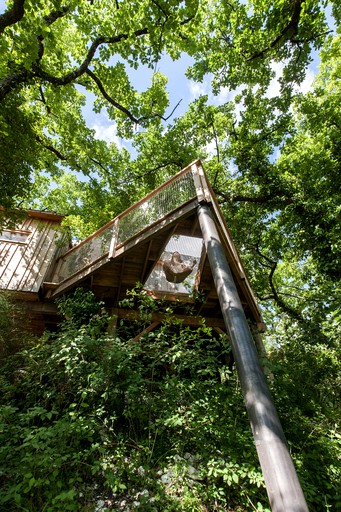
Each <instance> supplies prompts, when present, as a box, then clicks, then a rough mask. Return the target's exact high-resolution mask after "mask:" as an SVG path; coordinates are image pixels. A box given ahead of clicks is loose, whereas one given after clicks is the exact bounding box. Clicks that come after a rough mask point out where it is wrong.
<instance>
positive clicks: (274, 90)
mask: <svg viewBox="0 0 341 512" xmlns="http://www.w3.org/2000/svg"><path fill="white" fill-rule="evenodd" d="M284 66H285V64H284V63H283V62H273V63H272V64H271V68H272V71H274V73H275V76H274V77H273V79H272V80H271V82H270V84H269V87H268V91H267V94H266V95H267V97H268V98H273V97H274V96H278V95H279V93H280V88H281V84H280V83H279V79H280V78H281V77H282V75H283V69H284Z"/></svg>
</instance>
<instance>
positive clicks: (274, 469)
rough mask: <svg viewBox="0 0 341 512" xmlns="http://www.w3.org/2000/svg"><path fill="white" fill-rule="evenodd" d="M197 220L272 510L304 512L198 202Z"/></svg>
mask: <svg viewBox="0 0 341 512" xmlns="http://www.w3.org/2000/svg"><path fill="white" fill-rule="evenodd" d="M198 215H199V223H200V227H201V231H202V235H203V239H204V243H205V247H206V251H207V255H208V259H209V262H210V266H211V270H212V274H213V278H214V282H215V286H216V290H217V293H218V297H219V302H220V306H221V309H222V313H223V317H224V321H225V325H226V329H227V331H228V333H229V336H230V342H231V347H232V352H233V356H234V359H235V362H236V366H237V371H238V376H239V379H240V383H241V387H242V390H243V394H244V399H245V404H246V409H247V412H248V415H249V419H250V423H251V428H252V432H253V437H254V439H255V444H256V449H257V452H258V458H259V461H260V464H261V468H262V471H263V476H264V480H265V485H266V489H267V493H268V497H269V501H270V506H271V510H272V511H273V512H307V511H308V506H307V503H306V501H305V498H304V495H303V492H302V489H301V485H300V482H299V480H298V477H297V474H296V470H295V467H294V464H293V461H292V459H291V456H290V453H289V449H288V446H287V442H286V439H285V436H284V432H283V429H282V426H281V423H280V420H279V417H278V415H277V411H276V408H275V406H274V403H273V401H272V397H271V394H270V391H269V388H268V385H267V383H266V380H265V376H264V373H263V371H262V369H261V366H260V364H259V361H258V356H257V352H256V349H255V346H254V343H253V339H252V336H251V333H250V330H249V326H248V323H247V320H246V317H245V313H244V310H243V307H242V304H241V301H240V298H239V296H238V292H237V288H236V286H235V283H234V281H233V277H232V273H231V270H230V267H229V264H228V262H227V259H226V256H225V253H224V249H223V246H222V243H221V240H220V237H219V233H218V230H217V228H216V225H215V222H214V220H213V217H212V214H211V210H210V207H209V206H208V205H207V203H206V204H205V203H201V204H200V205H199V207H198Z"/></svg>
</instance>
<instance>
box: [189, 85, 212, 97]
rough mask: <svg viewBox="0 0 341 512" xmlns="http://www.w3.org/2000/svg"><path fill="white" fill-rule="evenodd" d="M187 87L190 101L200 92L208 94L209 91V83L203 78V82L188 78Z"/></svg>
mask: <svg viewBox="0 0 341 512" xmlns="http://www.w3.org/2000/svg"><path fill="white" fill-rule="evenodd" d="M188 89H189V94H190V99H189V100H190V101H193V100H195V99H197V98H199V96H201V95H202V94H210V92H211V84H210V82H209V81H208V80H205V81H204V82H203V83H198V82H193V80H190V81H189V82H188Z"/></svg>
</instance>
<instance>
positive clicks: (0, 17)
mask: <svg viewBox="0 0 341 512" xmlns="http://www.w3.org/2000/svg"><path fill="white" fill-rule="evenodd" d="M24 3H25V0H14V2H13V5H12V7H11V8H10V9H9V10H8V11H6V12H4V13H3V14H0V34H2V33H3V31H4V30H5V29H6V28H7V27H9V26H10V25H14V24H15V23H18V21H20V20H21V19H22V18H23V16H24V14H25V9H24Z"/></svg>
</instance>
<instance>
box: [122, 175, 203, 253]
mask: <svg viewBox="0 0 341 512" xmlns="http://www.w3.org/2000/svg"><path fill="white" fill-rule="evenodd" d="M194 197H196V189H195V186H194V180H193V175H192V173H191V171H189V172H187V173H185V174H181V175H180V176H179V177H178V178H176V179H174V180H172V181H171V182H169V183H167V184H166V185H165V186H163V187H162V188H159V189H158V190H157V191H156V192H155V193H153V194H152V195H148V196H146V198H145V199H144V200H142V201H140V202H139V203H138V204H137V205H136V207H133V208H132V209H130V210H127V212H125V213H123V214H122V215H121V216H120V217H119V225H118V236H117V244H116V245H120V244H122V243H123V242H125V241H126V240H128V238H131V237H132V236H134V235H136V234H137V233H139V232H140V231H142V230H143V229H145V228H147V227H149V226H150V225H151V224H153V223H154V222H157V221H158V220H160V219H162V218H163V217H165V216H166V215H167V214H169V213H171V212H172V211H174V210H176V209H177V208H180V207H181V206H182V205H183V204H185V203H186V202H188V201H190V200H191V199H193V198H194Z"/></svg>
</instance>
